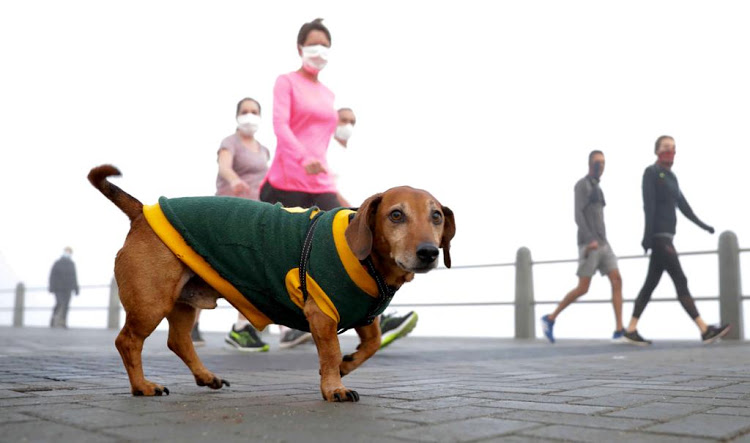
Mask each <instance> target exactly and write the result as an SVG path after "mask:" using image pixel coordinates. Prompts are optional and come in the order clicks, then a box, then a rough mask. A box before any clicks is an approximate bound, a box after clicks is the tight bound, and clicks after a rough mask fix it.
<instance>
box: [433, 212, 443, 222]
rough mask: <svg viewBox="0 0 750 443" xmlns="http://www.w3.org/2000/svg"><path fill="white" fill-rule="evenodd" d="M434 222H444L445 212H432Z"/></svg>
mask: <svg viewBox="0 0 750 443" xmlns="http://www.w3.org/2000/svg"><path fill="white" fill-rule="evenodd" d="M432 222H433V223H435V224H436V225H439V224H440V223H442V222H443V214H441V213H440V211H435V212H433V213H432Z"/></svg>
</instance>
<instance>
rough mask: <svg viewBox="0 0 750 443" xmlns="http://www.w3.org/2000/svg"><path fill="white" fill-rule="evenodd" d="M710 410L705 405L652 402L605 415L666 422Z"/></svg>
mask: <svg viewBox="0 0 750 443" xmlns="http://www.w3.org/2000/svg"><path fill="white" fill-rule="evenodd" d="M707 409H710V407H708V406H706V405H692V404H688V403H665V402H654V403H648V404H645V405H640V406H633V407H630V408H626V409H623V410H621V411H616V412H612V413H610V414H607V415H608V416H610V417H630V418H644V419H650V420H668V419H671V418H674V417H680V416H682V415H688V414H692V413H695V412H699V411H705V410H707Z"/></svg>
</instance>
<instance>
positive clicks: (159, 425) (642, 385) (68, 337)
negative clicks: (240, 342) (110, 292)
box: [0, 327, 750, 443]
mask: <svg viewBox="0 0 750 443" xmlns="http://www.w3.org/2000/svg"><path fill="white" fill-rule="evenodd" d="M205 335H206V338H207V341H208V344H207V346H206V347H204V348H201V349H199V353H200V354H201V356H202V358H203V361H204V362H205V363H206V365H207V366H208V367H209V368H210V369H212V370H214V371H215V372H216V373H217V374H219V375H221V376H222V377H224V378H226V379H228V380H229V381H231V383H232V386H231V387H230V388H225V389H222V390H220V391H211V390H209V389H207V388H199V387H198V386H196V385H195V383H194V382H193V380H192V376H191V375H190V373H189V372H188V370H187V368H186V367H185V366H184V365H183V364H182V362H180V361H179V360H178V358H177V357H176V356H174V355H173V354H172V353H171V352H169V351H168V350H167V349H166V345H165V343H166V334H165V333H163V332H157V333H155V334H154V335H153V336H152V337H151V339H149V340H148V341H147V346H146V350H145V352H144V362H145V369H146V375H147V377H149V378H150V379H151V380H153V381H155V382H158V383H162V384H164V385H166V386H168V387H169V389H170V391H171V395H169V396H168V397H155V398H143V397H132V396H130V394H129V393H128V383H127V377H126V375H125V372H124V370H123V368H122V365H121V362H120V358H119V356H118V355H117V351H116V350H115V348H114V345H113V341H114V337H115V333H114V332H112V331H103V330H67V331H59V330H55V331H51V330H48V329H38V328H24V329H13V328H7V327H2V328H0V441H3V442H6V441H7V442H19V441H50V442H60V441H69V442H84V441H96V442H100V441H101V442H107V441H137V440H158V441H179V442H197V441H210V442H215V443H219V442H222V443H223V442H234V441H237V442H239V441H242V442H248V441H271V442H276V441H285V442H318V441H320V442H350V441H367V442H369V441H375V442H381V441H382V442H404V441H510V442H521V441H550V440H568V441H595V442H604V441H607V442H610V441H641V442H650V441H654V442H691V441H716V440H724V441H727V440H731V441H750V371H748V368H749V367H750V343H733V342H723V343H718V344H716V345H713V346H702V345H701V344H699V343H698V342H697V340H696V342H660V343H657V344H655V345H654V346H653V347H651V348H646V349H641V348H634V347H629V346H625V345H616V344H611V343H608V342H605V341H562V342H561V343H558V344H556V345H548V344H546V343H544V342H541V341H536V342H519V341H514V340H498V339H457V338H454V339H436V338H417V337H409V338H407V339H404V340H401V341H399V342H396V343H395V344H394V345H392V346H391V347H390V348H388V349H386V350H385V351H383V352H381V353H378V354H377V355H376V356H375V357H374V358H373V359H372V360H370V361H369V362H368V363H367V364H366V365H365V367H363V368H360V369H359V370H357V371H355V372H354V373H353V374H352V375H350V376H348V377H346V378H345V379H344V380H345V383H346V385H347V386H348V387H349V388H352V389H355V390H357V391H358V392H359V393H360V394H361V396H362V399H361V401H360V402H359V403H357V404H350V403H347V404H328V403H325V402H323V401H322V400H321V397H320V393H319V390H318V375H317V357H316V354H315V348H314V347H313V346H311V345H303V346H300V347H298V348H295V349H292V350H287V351H279V350H278V349H277V348H276V347H275V344H276V343H275V340H276V337H275V336H273V337H271V341H272V345H274V347H273V348H272V351H271V352H269V353H265V354H250V355H242V354H237V353H235V352H233V351H230V350H226V349H223V348H222V340H223V338H222V335H221V334H210V333H209V334H205ZM342 341H343V346H344V349H345V350H348V349H353V347H354V346H355V344H356V342H355V339H354V338H350V337H344V338H343V340H342Z"/></svg>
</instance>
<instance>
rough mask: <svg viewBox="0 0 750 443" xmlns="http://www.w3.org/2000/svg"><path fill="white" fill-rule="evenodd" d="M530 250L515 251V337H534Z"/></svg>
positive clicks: (532, 277)
mask: <svg viewBox="0 0 750 443" xmlns="http://www.w3.org/2000/svg"><path fill="white" fill-rule="evenodd" d="M531 268H532V262H531V251H530V250H529V248H526V247H522V248H520V249H518V252H517V253H516V305H515V308H516V309H515V310H516V338H535V337H536V333H535V331H534V329H535V325H534V276H533V273H532V269H531Z"/></svg>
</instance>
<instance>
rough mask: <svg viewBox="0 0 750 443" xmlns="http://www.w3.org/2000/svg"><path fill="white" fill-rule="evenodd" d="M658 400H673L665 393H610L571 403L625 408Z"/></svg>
mask: <svg viewBox="0 0 750 443" xmlns="http://www.w3.org/2000/svg"><path fill="white" fill-rule="evenodd" d="M656 401H661V402H663V401H672V398H671V397H665V396H663V395H645V394H622V393H621V394H617V395H610V396H607V397H596V398H588V399H585V400H575V401H572V402H571V403H574V404H577V405H590V406H611V407H620V408H625V407H629V406H634V405H639V404H643V403H651V402H656Z"/></svg>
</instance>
